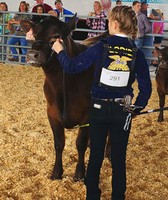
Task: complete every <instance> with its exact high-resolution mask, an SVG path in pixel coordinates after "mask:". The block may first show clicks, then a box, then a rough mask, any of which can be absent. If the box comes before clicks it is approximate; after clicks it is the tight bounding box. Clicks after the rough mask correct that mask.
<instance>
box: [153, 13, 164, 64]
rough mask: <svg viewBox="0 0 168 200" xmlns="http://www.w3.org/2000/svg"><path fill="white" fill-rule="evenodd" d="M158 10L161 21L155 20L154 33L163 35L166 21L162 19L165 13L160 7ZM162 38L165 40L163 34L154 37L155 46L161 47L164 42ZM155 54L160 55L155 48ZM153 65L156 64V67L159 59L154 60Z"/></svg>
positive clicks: (155, 55)
mask: <svg viewBox="0 0 168 200" xmlns="http://www.w3.org/2000/svg"><path fill="white" fill-rule="evenodd" d="M156 12H157V13H158V16H159V18H160V19H159V20H160V21H159V22H157V21H155V22H153V33H154V34H161V35H163V31H164V22H162V21H161V20H164V17H163V13H162V12H161V10H160V9H156ZM162 40H163V37H162V36H155V37H154V41H153V44H154V46H155V47H160V46H161V43H162ZM153 56H154V57H158V54H157V51H156V50H155V49H154V51H153ZM152 65H153V66H155V67H157V66H158V61H157V60H154V61H152Z"/></svg>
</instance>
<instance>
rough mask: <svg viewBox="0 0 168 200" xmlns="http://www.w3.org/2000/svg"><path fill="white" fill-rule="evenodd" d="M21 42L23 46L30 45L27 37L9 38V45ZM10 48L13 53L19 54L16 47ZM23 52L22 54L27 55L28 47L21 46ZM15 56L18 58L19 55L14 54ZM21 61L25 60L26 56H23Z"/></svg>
mask: <svg viewBox="0 0 168 200" xmlns="http://www.w3.org/2000/svg"><path fill="white" fill-rule="evenodd" d="M18 42H19V43H20V45H21V46H27V45H28V42H27V40H26V39H25V38H16V37H11V38H9V40H8V43H7V44H8V45H15V44H16V43H18ZM10 50H11V52H12V54H18V52H17V50H16V48H15V47H10ZM21 52H22V55H26V53H27V49H26V48H21ZM13 58H16V59H18V56H17V55H14V56H13ZM21 62H25V57H23V56H22V57H21Z"/></svg>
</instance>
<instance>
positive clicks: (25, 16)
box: [7, 1, 30, 63]
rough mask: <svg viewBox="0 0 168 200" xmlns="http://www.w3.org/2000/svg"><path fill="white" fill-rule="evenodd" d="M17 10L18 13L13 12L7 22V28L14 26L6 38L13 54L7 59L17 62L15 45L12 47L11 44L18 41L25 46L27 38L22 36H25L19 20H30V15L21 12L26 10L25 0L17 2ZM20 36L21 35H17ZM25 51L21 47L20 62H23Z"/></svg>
mask: <svg viewBox="0 0 168 200" xmlns="http://www.w3.org/2000/svg"><path fill="white" fill-rule="evenodd" d="M19 12H20V14H15V15H14V17H13V19H11V20H9V22H8V29H9V30H11V29H12V28H14V34H13V36H12V37H11V38H10V39H9V40H8V43H7V44H8V45H10V51H11V53H12V54H13V57H12V58H9V59H8V60H9V61H12V62H13V61H14V62H18V61H19V58H18V55H17V54H18V52H17V50H16V48H15V47H12V46H11V45H15V44H16V43H19V44H20V45H21V46H27V45H28V43H27V40H26V39H25V38H23V36H25V34H24V32H23V30H21V28H20V21H21V20H24V19H27V20H30V15H28V14H22V13H25V12H28V5H27V3H26V1H21V2H20V4H19ZM18 36H21V37H18ZM26 53H27V49H26V48H23V47H21V54H22V55H23V56H22V58H21V62H23V63H24V62H25V55H26Z"/></svg>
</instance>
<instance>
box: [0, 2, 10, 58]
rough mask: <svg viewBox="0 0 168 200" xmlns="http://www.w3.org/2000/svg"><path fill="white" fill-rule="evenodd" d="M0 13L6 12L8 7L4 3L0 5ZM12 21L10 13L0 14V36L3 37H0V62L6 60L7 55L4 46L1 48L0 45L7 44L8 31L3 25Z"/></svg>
mask: <svg viewBox="0 0 168 200" xmlns="http://www.w3.org/2000/svg"><path fill="white" fill-rule="evenodd" d="M0 11H8V5H7V4H6V3H5V2H1V3H0ZM11 19H12V15H11V14H10V13H0V23H1V25H0V35H1V34H4V35H5V36H3V37H0V53H2V54H3V57H2V54H0V59H1V60H2V58H3V60H6V53H7V47H6V46H4V47H2V46H1V44H5V45H6V44H7V40H8V35H9V33H10V31H9V30H8V29H7V27H6V26H3V25H2V24H3V23H8V21H9V20H11Z"/></svg>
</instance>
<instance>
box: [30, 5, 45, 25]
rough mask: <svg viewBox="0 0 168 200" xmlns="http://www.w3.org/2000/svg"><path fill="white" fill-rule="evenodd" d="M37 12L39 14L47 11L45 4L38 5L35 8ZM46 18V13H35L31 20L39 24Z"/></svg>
mask: <svg viewBox="0 0 168 200" xmlns="http://www.w3.org/2000/svg"><path fill="white" fill-rule="evenodd" d="M35 12H36V13H38V14H42V13H45V11H44V7H43V5H42V4H39V5H37V6H36V8H35ZM45 18H46V16H44V15H33V17H32V19H31V21H32V22H34V23H35V24H38V23H40V22H41V21H43V20H44V19H45Z"/></svg>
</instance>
